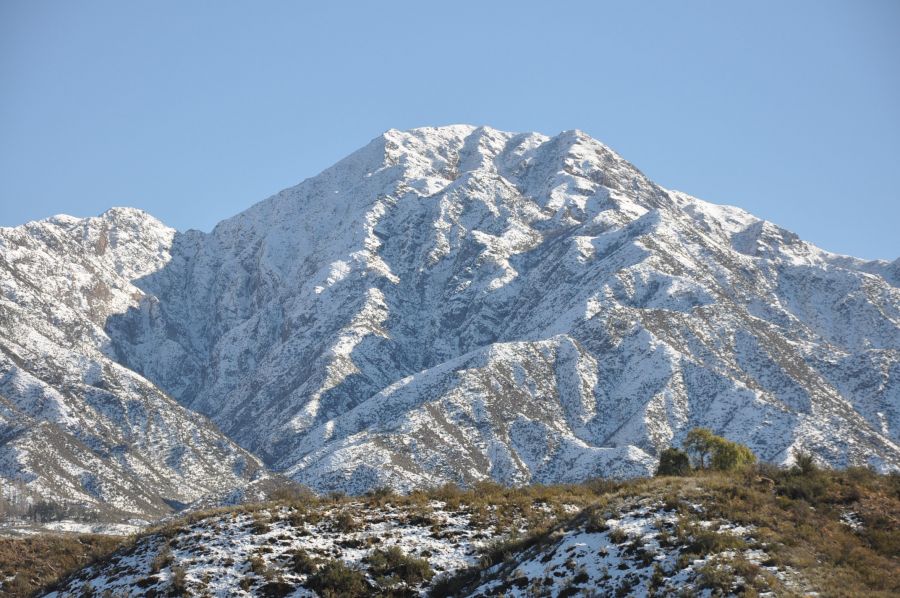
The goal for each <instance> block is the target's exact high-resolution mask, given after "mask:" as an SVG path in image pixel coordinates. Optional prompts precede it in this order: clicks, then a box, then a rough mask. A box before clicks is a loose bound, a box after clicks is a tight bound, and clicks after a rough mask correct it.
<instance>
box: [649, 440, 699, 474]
mask: <svg viewBox="0 0 900 598" xmlns="http://www.w3.org/2000/svg"><path fill="white" fill-rule="evenodd" d="M690 472H691V461H690V459H689V458H688V455H687V453H686V452H684V451H682V450H679V449H677V448H674V447H673V448H667V449H665V450H664V451H663V452H662V453H660V455H659V467H657V468H656V475H658V476H659V475H678V476H683V475H688V474H689V473H690Z"/></svg>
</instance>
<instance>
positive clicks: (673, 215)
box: [0, 126, 900, 500]
mask: <svg viewBox="0 0 900 598" xmlns="http://www.w3.org/2000/svg"><path fill="white" fill-rule="evenodd" d="M0 248H2V264H3V268H2V271H0V276H2V279H0V285H2V287H0V288H2V311H0V314H2V315H0V317H2V320H0V337H2V339H3V359H4V362H3V371H2V378H0V380H2V385H0V394H2V395H3V396H4V397H5V399H6V401H7V402H8V403H9V404H10V407H8V408H7V412H8V413H9V415H4V417H5V418H6V419H5V421H7V422H9V423H8V424H6V425H7V426H12V427H14V426H16V425H21V426H28V425H30V426H32V429H37V428H36V426H39V425H42V424H43V423H44V422H50V423H51V424H52V425H54V426H56V427H57V428H59V429H64V430H66V431H67V432H68V433H71V434H73V435H74V436H75V437H76V438H77V439H79V440H80V441H81V442H87V440H90V438H88V439H87V440H86V439H85V438H84V437H85V436H86V435H87V436H90V434H89V433H85V432H82V433H81V435H79V434H78V430H80V429H82V427H81V424H79V423H76V422H72V423H69V419H68V418H76V419H77V418H82V419H84V413H86V411H85V410H86V409H87V408H90V409H94V410H95V411H96V413H98V414H101V415H102V417H98V418H96V419H94V417H95V416H94V415H93V412H91V413H92V415H91V416H90V418H91V420H92V421H91V424H90V426H88V427H87V429H89V430H90V429H93V428H91V426H94V427H97V426H101V425H102V426H105V427H104V432H103V434H107V433H108V434H119V435H121V436H123V437H126V438H128V439H129V442H132V443H135V442H136V443H138V445H140V446H141V447H148V448H150V449H151V450H150V451H148V450H144V449H143V448H142V449H141V457H143V458H145V459H147V460H148V461H149V462H150V463H152V464H153V466H155V467H163V468H164V469H165V471H166V472H167V474H168V472H169V471H178V472H180V473H181V475H183V476H184V477H185V479H187V478H190V479H191V480H194V481H193V482H192V483H194V484H195V486H194V487H196V488H199V487H201V486H204V485H205V486H204V487H207V486H210V485H211V482H209V480H210V479H212V478H215V479H216V480H217V481H218V482H221V483H237V481H238V479H245V478H246V476H247V472H248V471H251V470H252V469H253V467H254V466H251V465H250V464H251V462H252V458H251V457H248V456H246V455H245V454H244V453H241V452H240V451H239V450H238V449H236V448H234V447H233V446H232V445H231V444H230V443H229V442H228V441H226V440H225V439H224V438H222V437H221V436H218V435H217V433H216V432H215V431H214V430H213V429H212V428H210V427H207V426H206V425H205V424H203V423H198V422H202V418H195V417H192V416H190V415H189V414H190V411H187V410H191V411H194V412H197V413H201V414H203V415H205V416H206V417H208V418H209V419H210V420H212V421H213V422H214V423H215V424H216V425H217V426H218V427H219V428H220V429H221V430H222V431H223V432H224V434H225V435H227V436H228V437H229V438H230V439H231V440H233V441H234V442H236V443H237V444H238V445H240V446H241V447H243V448H244V449H246V450H247V451H250V452H251V453H253V454H255V455H258V456H259V457H260V458H261V459H262V460H263V461H264V462H265V463H266V464H267V465H268V466H270V467H271V468H273V469H277V470H280V471H284V472H286V473H288V474H289V475H290V476H292V477H294V478H295V479H297V480H299V481H301V482H304V483H306V484H309V485H311V486H313V487H315V488H318V489H343V490H349V491H358V490H362V489H365V488H369V487H373V486H378V485H384V484H390V485H393V486H395V487H398V488H401V489H408V488H410V487H413V486H418V485H434V484H438V483H440V482H442V481H447V480H453V481H459V482H463V483H468V482H472V481H475V480H478V479H483V478H486V477H492V478H494V479H496V480H499V481H502V482H505V483H524V482H528V481H560V480H577V479H583V478H586V477H590V476H598V475H615V476H628V475H639V474H644V473H647V472H649V471H651V470H652V468H653V466H654V462H655V455H656V453H657V451H658V450H659V449H661V448H663V447H665V446H668V445H669V444H672V443H679V442H680V441H681V439H682V437H683V435H684V433H685V432H686V431H687V430H688V429H690V428H692V427H694V426H708V427H710V428H712V429H714V430H715V431H717V432H719V433H721V434H724V435H725V436H727V437H728V438H731V439H733V440H737V441H740V442H744V443H746V444H748V445H749V446H750V447H751V448H752V449H753V450H754V451H756V452H757V454H758V455H759V456H760V457H761V458H763V459H766V460H772V461H777V462H781V461H784V460H787V459H789V458H790V455H791V450H792V449H793V448H803V449H806V450H810V451H813V452H815V453H816V454H817V455H818V456H819V457H820V458H821V459H822V460H824V461H826V462H829V463H832V464H834V465H845V464H851V463H859V464H865V463H868V464H872V465H874V466H876V467H879V468H897V467H900V288H898V285H900V260H898V261H895V262H893V263H888V262H882V261H875V262H865V261H862V260H857V259H854V258H849V257H845V256H837V255H834V254H830V253H827V252H825V251H822V250H820V249H818V248H816V247H814V246H812V245H810V244H808V243H805V242H803V241H801V240H800V239H798V238H797V236H796V235H794V234H792V233H790V232H788V231H785V230H783V229H781V228H779V227H777V226H775V225H773V224H771V223H769V222H766V221H763V220H760V219H758V218H755V217H753V216H751V215H750V214H748V213H746V212H744V211H742V210H739V209H737V208H732V207H723V206H716V205H712V204H709V203H706V202H703V201H700V200H698V199H695V198H693V197H690V196H688V195H685V194H683V193H680V192H675V191H669V190H666V189H663V188H661V187H659V186H658V185H656V184H654V183H653V182H651V181H650V180H648V179H647V178H646V177H645V176H644V175H643V174H642V173H641V172H640V171H638V170H637V169H636V168H635V167H633V166H632V165H631V164H629V163H628V162H626V161H625V160H623V159H622V158H621V157H619V156H618V155H617V154H615V153H614V152H613V151H612V150H610V149H609V148H607V147H606V146H604V145H603V144H601V143H599V142H597V141H596V140H593V139H591V138H590V137H588V136H586V135H584V134H583V133H581V132H578V131H570V132H565V133H562V134H560V135H558V136H556V137H546V136H543V135H539V134H534V133H528V134H511V133H505V132H501V131H497V130H494V129H490V128H484V127H481V128H476V127H471V126H450V127H441V128H422V129H414V130H411V131H407V132H401V131H395V130H392V131H388V132H387V133H385V134H384V135H382V136H381V137H378V138H377V139H375V140H373V141H372V142H371V143H370V144H369V145H367V146H366V147H364V148H362V149H361V150H359V151H357V152H355V153H354V154H352V155H350V156H349V157H347V158H346V159H344V160H342V161H341V162H339V163H337V164H336V165H334V166H333V167H331V168H329V169H328V170H326V171H324V172H323V173H321V174H320V175H318V176H316V177H314V178H311V179H308V180H306V181H304V182H303V183H301V184H300V185H298V186H296V187H293V188H291V189H287V190H285V191H282V192H281V193H279V194H277V195H275V196H274V197H271V198H269V199H267V200H265V201H263V202H261V203H259V204H257V205H255V206H253V207H251V208H250V209H249V210H247V211H245V212H243V213H241V214H239V215H237V216H235V217H233V218H231V219H228V220H226V221H224V222H222V223H220V224H219V225H218V226H216V228H215V229H214V230H213V231H212V232H211V233H209V234H205V233H201V232H197V231H189V232H187V233H183V234H182V233H176V232H174V231H172V230H171V229H167V228H165V227H164V226H162V225H161V224H160V223H158V222H157V221H155V220H154V219H153V218H151V217H150V216H148V215H146V214H143V213H140V212H137V211H135V210H113V211H111V212H108V213H107V214H104V215H103V216H101V217H100V218H95V219H85V220H76V219H72V218H68V217H57V218H55V219H51V220H48V221H45V222H40V223H31V224H28V225H25V226H23V227H18V228H14V229H2V231H0ZM34 388H40V391H36V390H33V389H34ZM100 396H102V397H103V398H102V399H100V398H95V397H100ZM135 396H138V397H140V404H142V405H146V404H147V401H151V400H152V401H153V405H154V407H153V409H155V410H157V411H155V412H156V413H159V414H165V416H163V415H161V416H160V417H163V419H164V417H166V416H170V417H171V418H173V420H175V421H178V422H180V423H184V425H185V426H188V425H191V426H196V427H195V428H190V429H188V428H177V426H174V425H173V424H170V423H169V420H166V423H165V425H163V423H160V424H159V426H158V427H156V428H153V427H152V426H151V427H148V426H147V425H146V424H145V422H146V419H147V418H146V416H145V415H142V416H141V417H134V418H131V417H130V414H131V413H132V411H131V405H132V404H133V403H134V401H135V399H134V398H133V397H135ZM168 397H172V399H174V400H175V401H177V402H178V403H179V404H180V405H181V406H183V407H184V408H186V409H187V410H185V409H184V408H182V407H180V406H178V405H176V404H175V403H174V402H172V401H170V400H169V398H168ZM0 405H6V403H2V404H0ZM147 409H149V407H146V406H145V407H144V411H140V410H139V411H140V413H141V414H144V413H145V412H146V410H147ZM4 413H6V412H4ZM23 414H25V415H27V417H28V418H31V419H27V418H26V417H25V415H23ZM27 422H34V423H33V424H32V423H27ZM176 428H177V429H179V430H181V431H180V434H181V436H180V437H179V438H181V439H182V440H177V441H176V440H173V439H172V435H170V434H169V433H168V432H169V431H170V430H172V429H176ZM195 430H196V431H195ZM204 434H205V436H204ZM101 436H103V435H101V434H99V433H98V434H97V435H96V437H101ZM94 437H95V436H91V438H94ZM188 437H189V438H191V439H192V440H195V442H194V443H193V444H190V445H189V446H187V447H186V448H185V449H184V450H181V449H177V447H185V446H186V441H185V440H184V439H186V438H188ZM2 438H3V439H6V438H7V436H6V435H4V436H3V437H2ZM3 442H4V444H3V447H4V448H3V450H4V451H6V452H9V451H11V450H16V451H19V453H17V454H19V455H21V454H24V453H23V452H22V451H23V449H20V448H17V445H16V444H15V441H11V440H3ZM123 443H124V441H123ZM167 443H168V444H167ZM211 445H214V446H217V447H219V449H220V450H221V451H222V455H224V456H226V458H222V459H214V460H206V459H205V456H206V455H208V454H209V453H208V451H207V448H208V447H209V446H211ZM86 446H87V447H88V449H90V450H91V451H93V453H92V454H99V455H102V459H103V460H104V462H105V463H112V462H116V463H122V462H124V461H123V458H120V457H118V456H116V457H115V458H112V457H111V456H107V455H106V454H105V453H103V451H104V450H105V451H107V452H110V451H111V450H112V448H114V447H109V448H101V447H97V446H94V445H92V444H90V442H87V445H86ZM115 446H118V445H115ZM126 446H130V445H127V444H126ZM135 446H137V445H135ZM173 450H175V451H176V452H177V454H178V455H180V459H181V461H180V462H179V464H178V465H177V466H173V465H170V461H169V460H168V457H162V456H161V455H162V454H163V453H166V451H170V452H169V453H166V454H171V451H173ZM154 451H155V452H154ZM29 454H34V453H33V452H32V453H29ZM110 455H112V453H110ZM54 458H59V457H56V456H54ZM192 459H194V460H196V461H191V460H192ZM20 460H21V459H20ZM39 460H40V459H39ZM6 461H9V458H5V459H4V462H6ZM195 462H196V463H197V464H202V465H203V466H206V467H207V469H205V470H204V469H203V467H202V466H195V465H193V464H192V463H195ZM238 462H240V463H243V464H245V466H244V467H243V468H241V467H237V466H236V465H235V464H236V463H238ZM189 463H191V464H189ZM32 467H33V466H32ZM147 467H148V468H151V466H150V465H149V464H148V465H147ZM215 467H219V468H220V469H222V468H224V469H226V470H227V471H229V472H232V473H230V474H228V476H225V477H216V476H218V475H219V474H218V473H215V472H216V471H217V470H215ZM25 469H27V468H25ZM85 469H87V468H85ZM132 469H136V467H132ZM4 470H8V467H7V466H4ZM29 471H31V470H29ZM201 471H202V473H200V472H201ZM41 475H43V474H41ZM160 475H162V474H160ZM141 479H144V478H141ZM147 479H148V480H149V478H147ZM148 483H155V481H148ZM179 500H180V499H179Z"/></svg>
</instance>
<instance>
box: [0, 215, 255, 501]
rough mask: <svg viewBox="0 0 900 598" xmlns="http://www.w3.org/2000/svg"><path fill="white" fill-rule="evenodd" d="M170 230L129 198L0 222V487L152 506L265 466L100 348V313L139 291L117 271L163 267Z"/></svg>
mask: <svg viewBox="0 0 900 598" xmlns="http://www.w3.org/2000/svg"><path fill="white" fill-rule="evenodd" d="M174 234H175V231H174V230H172V229H169V228H166V227H164V226H163V225H162V224H161V223H160V222H158V221H157V220H155V219H153V218H151V217H150V216H148V215H146V214H144V213H142V212H140V211H138V210H130V209H114V210H110V211H109V212H107V213H105V214H104V215H102V216H101V217H99V218H87V219H84V220H79V219H76V218H70V217H65V216H59V217H56V218H52V219H50V220H47V221H44V222H34V223H29V224H27V225H25V226H21V227H18V228H6V229H0V249H2V251H0V288H2V296H0V479H2V482H3V484H2V490H3V493H2V496H0V498H2V499H5V500H6V501H12V500H13V499H14V498H17V499H20V500H23V501H25V502H32V501H51V502H56V503H61V504H77V505H81V506H83V507H88V508H91V509H93V510H97V511H98V512H97V513H96V514H95V516H98V517H99V518H100V519H104V518H112V519H122V518H123V517H124V518H128V517H129V516H130V517H132V518H133V517H153V516H159V515H162V514H165V513H168V512H171V511H172V510H173V509H177V508H178V506H179V504H181V503H188V502H191V501H194V500H197V499H198V498H200V497H202V496H205V495H207V494H209V493H210V492H215V491H222V490H224V489H228V488H233V487H236V486H242V485H244V484H245V483H246V482H248V481H250V480H252V479H255V478H258V477H259V476H260V475H265V468H264V467H263V465H262V464H261V463H260V462H259V460H258V459H257V458H256V457H254V456H253V455H251V454H249V453H248V452H247V451H245V450H243V449H241V448H239V447H238V446H236V445H235V444H234V443H233V442H231V441H230V440H228V438H226V437H225V436H224V435H222V433H221V432H219V431H218V430H217V429H216V428H215V427H214V426H213V425H212V424H210V423H209V422H208V421H206V419H205V418H203V417H200V416H198V415H197V414H195V413H192V412H190V411H189V410H187V409H185V408H184V407H182V406H181V405H179V404H178V403H177V402H175V401H174V400H173V399H171V398H170V397H169V396H167V395H166V394H165V393H164V392H163V391H162V390H160V389H159V388H157V387H156V386H154V385H153V384H152V383H150V382H149V381H147V380H146V379H144V378H142V377H141V376H140V375H138V374H136V373H135V372H133V371H131V370H129V369H128V368H126V367H124V366H122V365H120V364H119V363H117V362H116V361H114V360H113V359H111V358H110V354H111V353H110V352H111V347H112V342H111V340H110V338H109V337H108V335H107V334H106V332H105V331H104V326H105V325H106V322H107V319H108V318H109V317H110V316H111V315H112V314H117V313H122V312H124V311H125V310H127V309H128V308H129V306H132V305H134V306H136V305H138V304H139V300H140V298H141V296H142V292H141V291H140V289H138V288H137V287H135V286H134V285H132V284H131V282H130V281H131V280H134V279H136V278H140V277H141V276H143V275H145V274H147V273H149V272H152V271H155V270H158V269H159V268H161V267H163V265H164V264H165V262H166V261H167V260H168V259H169V254H168V251H169V248H170V246H171V241H172V238H173V236H174Z"/></svg>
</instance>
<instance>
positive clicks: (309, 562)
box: [291, 548, 319, 575]
mask: <svg viewBox="0 0 900 598" xmlns="http://www.w3.org/2000/svg"><path fill="white" fill-rule="evenodd" d="M291 567H292V568H293V569H294V573H300V574H301V575H312V574H313V573H315V572H316V570H317V569H318V568H319V565H318V562H317V561H316V559H314V558H312V557H311V556H309V553H308V552H306V551H305V550H303V549H302V548H298V549H297V550H295V551H293V552H292V553H291Z"/></svg>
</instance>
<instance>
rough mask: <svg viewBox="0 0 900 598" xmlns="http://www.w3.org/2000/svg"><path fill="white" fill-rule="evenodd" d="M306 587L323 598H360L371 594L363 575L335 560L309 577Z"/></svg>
mask: <svg viewBox="0 0 900 598" xmlns="http://www.w3.org/2000/svg"><path fill="white" fill-rule="evenodd" d="M306 585H307V587H309V589H311V590H313V591H315V592H317V593H318V594H319V595H321V596H324V597H325V598H331V597H337V596H342V597H346V598H357V597H359V598H361V597H363V596H368V595H369V594H370V593H371V591H370V588H369V584H368V582H367V581H366V576H365V575H363V574H362V573H361V572H360V571H357V570H356V569H351V568H350V567H348V566H347V565H345V564H344V563H343V562H341V561H337V560H332V561H328V562H326V563H325V564H324V565H322V566H321V567H320V568H319V570H318V571H316V573H315V574H314V575H312V576H310V578H309V579H308V580H307V582H306Z"/></svg>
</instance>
